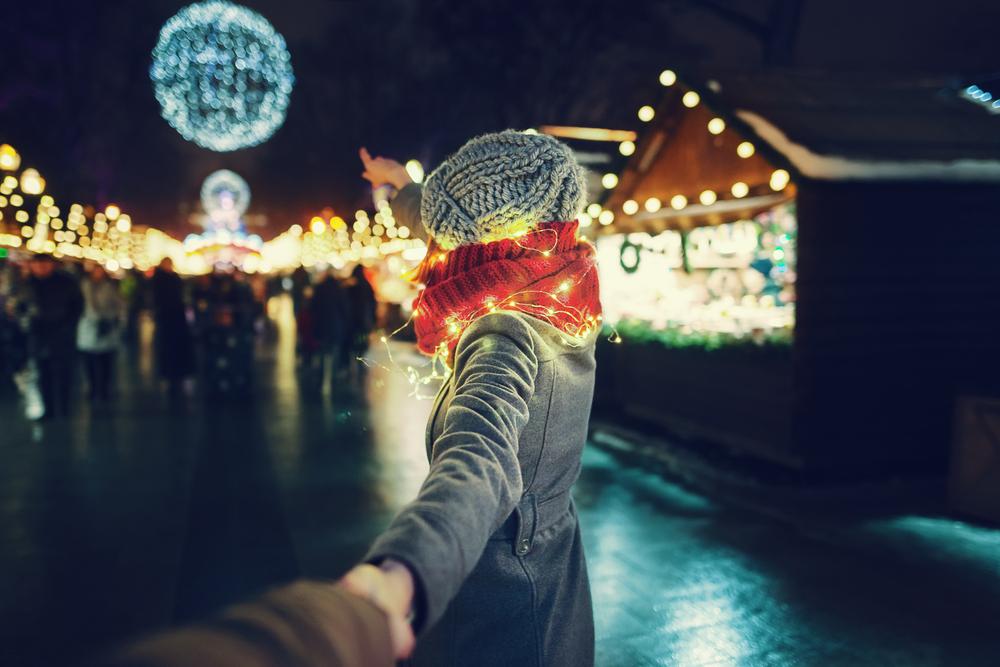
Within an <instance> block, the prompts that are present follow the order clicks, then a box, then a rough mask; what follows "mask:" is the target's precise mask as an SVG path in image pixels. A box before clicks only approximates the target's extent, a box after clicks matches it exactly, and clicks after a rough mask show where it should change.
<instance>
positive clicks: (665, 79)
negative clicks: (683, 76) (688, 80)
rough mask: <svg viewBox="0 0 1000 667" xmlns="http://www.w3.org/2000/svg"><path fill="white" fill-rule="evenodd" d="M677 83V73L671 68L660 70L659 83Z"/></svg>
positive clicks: (669, 84)
mask: <svg viewBox="0 0 1000 667" xmlns="http://www.w3.org/2000/svg"><path fill="white" fill-rule="evenodd" d="M675 83H677V74H676V73H675V72H674V71H673V70H672V69H665V70H663V71H662V72H660V85H661V86H672V85H674V84H675Z"/></svg>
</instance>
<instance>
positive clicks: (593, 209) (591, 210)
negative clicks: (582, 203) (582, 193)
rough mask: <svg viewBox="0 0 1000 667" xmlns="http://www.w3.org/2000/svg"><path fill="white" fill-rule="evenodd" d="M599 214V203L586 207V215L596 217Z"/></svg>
mask: <svg viewBox="0 0 1000 667" xmlns="http://www.w3.org/2000/svg"><path fill="white" fill-rule="evenodd" d="M600 214H601V205H600V204H597V203H594V204H591V205H590V206H588V207H587V215H589V216H590V217H591V218H596V217H597V216H599V215H600Z"/></svg>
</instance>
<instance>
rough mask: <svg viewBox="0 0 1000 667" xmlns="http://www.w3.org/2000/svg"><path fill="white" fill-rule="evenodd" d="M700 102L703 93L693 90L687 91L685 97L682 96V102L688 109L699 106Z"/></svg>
mask: <svg viewBox="0 0 1000 667" xmlns="http://www.w3.org/2000/svg"><path fill="white" fill-rule="evenodd" d="M698 102H701V95H699V94H698V93H696V92H694V91H693V90H689V91H687V92H686V93H684V97H682V98H681V104H683V105H684V106H686V107H687V108H688V109H693V108H695V107H696V106H698Z"/></svg>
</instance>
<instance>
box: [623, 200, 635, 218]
mask: <svg viewBox="0 0 1000 667" xmlns="http://www.w3.org/2000/svg"><path fill="white" fill-rule="evenodd" d="M622 212H623V213H625V215H635V214H636V213H638V212H639V202H637V201H636V200H634V199H629V200H627V201H626V202H625V203H624V204H622Z"/></svg>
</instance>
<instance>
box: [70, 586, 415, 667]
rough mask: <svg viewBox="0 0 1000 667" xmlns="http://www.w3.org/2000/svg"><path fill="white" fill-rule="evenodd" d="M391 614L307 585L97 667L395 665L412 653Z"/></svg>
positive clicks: (138, 645) (142, 644)
mask: <svg viewBox="0 0 1000 667" xmlns="http://www.w3.org/2000/svg"><path fill="white" fill-rule="evenodd" d="M386 620H387V619H386V616H385V615H384V614H383V613H382V612H381V611H380V610H379V609H377V608H376V607H375V606H374V605H373V604H372V603H370V602H369V601H368V600H364V599H361V598H360V597H358V596H357V595H352V594H351V593H348V592H346V591H345V590H343V588H341V587H340V586H334V585H331V584H330V583H328V582H318V581H300V582H296V583H294V584H290V585H288V586H283V587H281V588H278V589H276V590H273V591H271V592H269V593H267V594H265V595H263V596H261V597H259V598H257V599H255V600H253V601H251V602H247V603H244V604H240V605H236V606H234V607H231V608H230V609H228V610H226V611H225V612H223V613H222V614H221V615H220V616H218V617H216V618H213V619H210V620H208V621H205V622H203V623H199V624H197V625H192V626H189V627H186V628H180V629H178V630H172V631H169V632H165V633H162V634H158V635H155V636H153V637H149V638H147V639H144V640H140V641H138V642H135V643H133V644H131V645H129V646H127V647H125V648H123V649H120V650H118V651H116V652H115V653H113V654H112V655H110V656H107V657H105V658H102V659H99V660H96V661H94V662H90V663H87V664H88V665H89V666H90V667H201V666H205V667H209V666H211V667H279V666H281V667H284V666H285V665H302V666H303V667H307V666H313V665H315V667H389V666H390V665H393V664H395V656H396V655H397V654H399V653H402V652H403V651H405V650H407V647H404V646H401V645H394V644H393V643H392V642H391V641H390V629H389V627H388V625H387V623H386ZM411 643H412V639H411Z"/></svg>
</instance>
